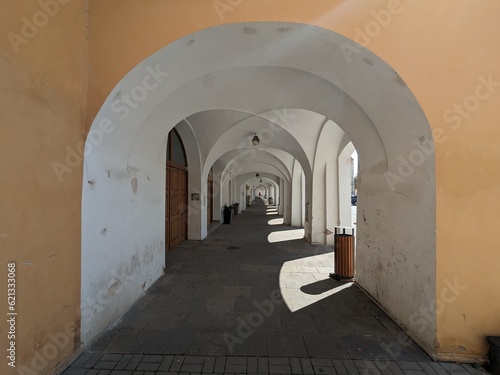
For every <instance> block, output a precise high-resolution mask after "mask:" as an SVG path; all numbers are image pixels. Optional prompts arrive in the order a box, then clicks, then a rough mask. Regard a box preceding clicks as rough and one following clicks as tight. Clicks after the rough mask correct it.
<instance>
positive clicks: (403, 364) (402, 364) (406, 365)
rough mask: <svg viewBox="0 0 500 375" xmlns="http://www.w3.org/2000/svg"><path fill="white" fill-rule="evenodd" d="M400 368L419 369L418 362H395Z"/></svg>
mask: <svg viewBox="0 0 500 375" xmlns="http://www.w3.org/2000/svg"><path fill="white" fill-rule="evenodd" d="M396 363H397V364H398V367H399V368H400V369H401V370H421V369H422V368H421V367H420V365H419V364H418V362H396Z"/></svg>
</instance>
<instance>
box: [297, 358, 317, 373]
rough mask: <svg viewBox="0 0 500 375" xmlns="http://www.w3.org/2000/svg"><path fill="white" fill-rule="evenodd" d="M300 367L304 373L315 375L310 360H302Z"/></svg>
mask: <svg viewBox="0 0 500 375" xmlns="http://www.w3.org/2000/svg"><path fill="white" fill-rule="evenodd" d="M300 365H301V366H302V373H303V374H306V375H311V374H314V369H313V367H312V364H311V360H310V359H309V358H300Z"/></svg>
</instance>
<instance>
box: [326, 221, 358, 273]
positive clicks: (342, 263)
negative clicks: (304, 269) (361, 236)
mask: <svg viewBox="0 0 500 375" xmlns="http://www.w3.org/2000/svg"><path fill="white" fill-rule="evenodd" d="M350 229H351V234H348V233H346V228H342V229H341V228H335V261H334V266H335V273H334V274H333V275H330V276H332V277H333V278H335V279H343V280H348V279H353V278H354V228H350ZM341 232H342V233H341Z"/></svg>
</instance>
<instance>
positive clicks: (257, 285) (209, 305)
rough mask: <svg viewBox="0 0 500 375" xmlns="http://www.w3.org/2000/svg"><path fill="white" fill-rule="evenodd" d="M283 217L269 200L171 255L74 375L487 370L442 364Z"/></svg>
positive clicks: (84, 356) (72, 371)
mask: <svg viewBox="0 0 500 375" xmlns="http://www.w3.org/2000/svg"><path fill="white" fill-rule="evenodd" d="M281 222H282V218H281V216H279V215H278V214H277V210H276V208H275V206H271V205H265V204H264V202H263V201H262V200H260V201H257V202H255V203H254V205H253V206H251V207H248V209H247V210H246V211H245V212H244V213H242V214H239V215H237V216H234V215H233V217H232V222H231V224H230V225H221V226H220V227H218V228H217V229H216V230H215V231H214V232H213V233H212V234H211V235H209V236H208V237H207V238H206V239H205V240H204V241H201V242H197V241H186V242H184V243H182V244H181V245H180V246H177V247H175V248H174V249H172V250H171V251H170V252H168V253H167V257H166V264H167V266H166V270H165V275H164V276H162V277H161V278H160V279H159V280H158V281H157V282H156V283H155V284H154V285H153V286H152V287H151V288H149V289H148V290H147V291H146V293H145V294H144V295H143V296H142V297H141V298H140V299H139V300H138V301H137V303H135V304H134V306H133V307H132V308H131V309H130V310H129V311H128V312H127V313H126V314H125V315H124V316H123V317H122V318H121V319H119V320H118V321H117V322H115V324H113V326H112V327H111V328H110V329H108V330H107V331H106V332H105V333H104V334H102V335H101V336H100V337H99V338H98V339H97V340H95V341H94V343H93V344H92V345H91V347H90V350H89V351H88V352H85V353H83V354H82V355H81V356H80V358H79V359H77V360H76V361H75V362H74V363H73V365H72V367H70V368H69V369H67V370H66V372H65V373H64V374H94V372H91V371H93V370H98V369H99V370H104V371H106V374H110V375H114V374H120V375H125V374H141V375H143V374H154V373H155V371H158V372H156V373H157V374H166V373H167V371H170V372H169V373H183V372H185V373H188V372H190V373H202V372H203V373H252V372H254V373H293V374H302V373H304V374H313V373H315V374H317V373H320V374H321V373H323V374H327V373H329V374H330V373H331V374H335V373H338V374H342V373H344V374H356V373H358V372H359V373H360V374H378V373H394V374H402V373H405V374H406V373H412V374H421V373H422V374H423V373H426V374H435V373H437V374H445V373H447V372H446V371H448V372H449V373H457V374H458V373H467V371H469V372H470V373H480V372H477V371H483V369H482V368H481V367H479V366H477V367H473V366H471V365H458V364H450V363H442V364H439V363H434V362H432V360H431V359H430V358H429V357H428V356H427V355H426V354H425V353H424V352H423V351H422V350H421V349H420V348H419V347H418V346H417V345H416V344H415V343H414V342H413V341H412V340H411V339H410V338H409V337H408V336H407V335H406V334H404V333H403V331H402V330H401V329H400V328H399V327H398V326H397V325H396V324H395V323H394V322H393V321H392V320H391V319H390V318H389V317H388V316H387V315H386V314H385V313H384V312H383V311H381V310H380V309H379V308H378V307H377V306H376V305H375V304H374V303H373V302H372V301H371V300H370V299H369V298H368V297H367V296H366V295H365V294H364V293H363V292H362V291H361V290H360V289H359V288H358V287H357V286H356V285H355V284H352V283H339V282H337V281H335V280H333V279H331V278H329V277H328V275H329V273H330V272H332V271H333V254H332V248H328V247H324V246H313V245H310V244H308V243H307V242H305V241H303V240H302V239H301V237H302V235H303V230H302V229H300V228H294V227H289V226H283V225H282V224H281ZM111 370H112V371H111ZM86 371H87V372H86ZM134 371H135V372H134ZM379 371H380V372H379ZM391 371H392V372H391ZM407 371H410V372H407ZM412 371H413V372H412ZM433 371H434V372H433ZM474 371H476V372H474ZM95 373H97V372H95ZM99 374H100V373H99Z"/></svg>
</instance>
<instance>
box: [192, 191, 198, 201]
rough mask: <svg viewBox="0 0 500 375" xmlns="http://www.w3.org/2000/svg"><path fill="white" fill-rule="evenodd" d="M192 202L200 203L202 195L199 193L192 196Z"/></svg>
mask: <svg viewBox="0 0 500 375" xmlns="http://www.w3.org/2000/svg"><path fill="white" fill-rule="evenodd" d="M191 200H192V201H199V200H200V194H198V193H193V194H191Z"/></svg>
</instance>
